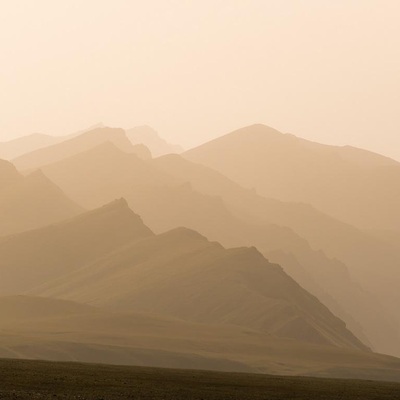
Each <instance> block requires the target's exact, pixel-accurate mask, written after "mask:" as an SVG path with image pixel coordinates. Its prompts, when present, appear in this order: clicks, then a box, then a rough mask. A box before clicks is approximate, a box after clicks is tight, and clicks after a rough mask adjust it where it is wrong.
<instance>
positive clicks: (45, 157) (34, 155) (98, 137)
mask: <svg viewBox="0 0 400 400" xmlns="http://www.w3.org/2000/svg"><path fill="white" fill-rule="evenodd" d="M105 142H112V143H114V145H115V146H117V147H118V148H119V149H121V150H123V151H125V152H127V153H136V154H138V156H139V157H142V158H151V153H150V151H149V150H148V149H147V148H146V147H145V146H144V145H137V146H133V145H132V144H131V142H130V141H129V139H128V138H127V136H126V134H125V131H124V130H123V129H116V128H96V129H93V130H91V131H86V132H84V133H82V134H80V135H78V136H74V137H72V138H71V139H68V140H64V141H63V142H61V143H57V144H54V145H52V146H48V147H45V148H42V149H39V150H36V151H33V152H31V153H27V154H24V155H22V156H20V157H18V158H16V159H14V160H13V163H14V165H15V166H16V167H17V168H18V169H19V170H32V169H34V168H39V167H42V166H44V165H47V164H50V163H53V162H56V161H59V160H62V159H63V158H66V157H70V156H73V155H75V154H78V153H80V152H82V151H85V150H89V149H91V148H93V147H96V146H98V145H99V144H102V143H105Z"/></svg>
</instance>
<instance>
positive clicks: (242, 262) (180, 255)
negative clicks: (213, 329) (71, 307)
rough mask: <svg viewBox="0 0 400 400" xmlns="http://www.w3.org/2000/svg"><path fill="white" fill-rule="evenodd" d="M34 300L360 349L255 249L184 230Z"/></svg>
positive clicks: (134, 248) (121, 254)
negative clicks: (222, 325) (226, 245)
mask: <svg viewBox="0 0 400 400" xmlns="http://www.w3.org/2000/svg"><path fill="white" fill-rule="evenodd" d="M33 293H37V294H40V295H42V296H51V297H59V298H64V299H67V300H73V301H78V302H82V303H86V304H93V305H100V306H107V307H112V308H114V309H118V310H125V311H140V312H148V313H156V314H160V315H169V316H175V317H178V318H181V319H184V320H188V321H193V322H202V323H217V324H218V323H230V324H235V325H241V326H245V327H249V328H253V329H256V330H260V331H262V332H266V333H270V334H273V335H275V336H279V337H286V338H293V339H297V340H300V341H305V342H310V343H319V344H330V345H334V346H339V347H346V348H359V349H365V346H364V345H362V344H361V342H360V341H359V340H358V339H356V338H355V336H354V335H353V334H352V333H351V332H349V331H348V330H347V329H346V327H345V324H344V323H343V322H342V321H341V320H339V319H338V318H336V317H334V316H333V315H332V314H331V313H330V311H329V310H328V309H327V308H326V307H325V306H323V305H322V304H321V303H320V302H319V301H318V300H317V299H316V298H315V297H314V296H312V295H310V294H309V293H307V292H306V291H305V290H304V289H303V288H301V287H300V286H299V285H298V284H297V283H296V282H295V281H293V280H292V279H291V278H290V277H289V276H288V275H286V273H285V272H284V271H283V270H282V269H281V267H279V266H277V265H274V264H270V263H269V262H268V261H267V260H266V259H265V258H264V257H263V256H262V255H261V254H260V253H259V252H258V251H257V250H256V249H255V248H236V249H229V250H226V249H224V248H223V247H222V246H221V245H219V244H218V243H215V242H209V241H208V240H207V239H206V238H204V237H203V236H201V235H200V234H198V233H197V232H195V231H192V230H188V229H186V228H177V229H175V230H172V231H169V232H167V233H165V234H162V235H158V236H155V237H149V238H147V239H144V240H141V241H139V242H137V243H133V244H131V245H128V246H126V247H125V248H123V249H120V250H119V251H115V252H114V253H112V254H109V255H107V256H105V257H104V258H103V259H102V260H99V261H97V262H94V263H93V264H91V265H88V266H86V267H85V268H83V269H79V270H76V271H75V272H73V273H71V274H68V275H66V276H64V277H61V278H60V279H58V280H56V281H54V282H49V283H48V284H45V285H43V286H42V287H41V288H39V289H35V290H34V291H33Z"/></svg>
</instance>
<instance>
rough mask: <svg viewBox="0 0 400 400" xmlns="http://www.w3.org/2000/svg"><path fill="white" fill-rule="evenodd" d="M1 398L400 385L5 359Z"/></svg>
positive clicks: (231, 398) (0, 365)
mask: <svg viewBox="0 0 400 400" xmlns="http://www.w3.org/2000/svg"><path fill="white" fill-rule="evenodd" d="M0 399H1V400H17V399H18V400H19V399H44V400H46V399H68V400H69V399H71V400H72V399H80V400H114V399H135V400H136V399H141V400H144V399H146V400H147V399H149V400H150V399H151V400H153V399H164V400H167V399H168V400H169V399H185V400H192V399H193V400H201V399H203V400H220V399H221V400H222V399H224V400H239V399H240V400H247V399H249V400H250V399H251V400H261V399H262V400H275V399H285V400H290V399H297V400H300V399H301V400H313V399H320V400H325V399H334V400H336V399H337V400H339V399H340V400H344V399H360V400H361V399H362V400H369V399H371V400H372V399H375V400H378V399H379V400H380V399H388V400H389V399H390V400H396V399H400V384H399V383H391V382H374V381H361V380H339V379H321V378H305V377H282V376H271V375H256V374H239V373H221V372H208V371H192V370H176V369H175V370H173V369H159V368H143V367H119V366H109V365H96V364H79V363H54V362H46V361H25V360H0Z"/></svg>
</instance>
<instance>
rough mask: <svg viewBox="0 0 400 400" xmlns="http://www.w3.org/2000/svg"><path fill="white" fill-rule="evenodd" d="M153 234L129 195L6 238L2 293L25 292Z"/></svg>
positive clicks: (1, 245)
mask: <svg viewBox="0 0 400 400" xmlns="http://www.w3.org/2000/svg"><path fill="white" fill-rule="evenodd" d="M149 235H152V232H151V231H150V229H148V228H147V227H146V226H145V225H144V224H143V223H142V222H141V219H140V217H138V216H137V215H136V214H134V213H133V212H132V211H131V210H130V209H129V208H128V206H127V204H126V202H125V200H123V199H121V200H116V201H113V202H112V203H110V204H108V205H106V206H104V207H101V208H100V209H98V210H93V211H89V212H86V213H84V214H82V215H78V216H77V217H74V218H72V219H68V220H66V221H63V222H60V223H58V224H53V225H50V226H47V227H44V228H41V229H37V230H31V231H29V232H23V233H21V234H18V235H12V236H9V237H4V238H2V239H1V240H0V254H1V256H0V271H1V278H2V279H1V281H0V294H3V295H4V294H19V293H23V292H24V291H26V290H30V289H32V288H33V287H35V286H37V285H40V284H42V283H43V282H46V281H47V280H49V279H55V278H57V277H59V276H61V275H63V274H65V273H67V272H70V271H72V270H73V269H76V268H79V267H81V266H84V265H85V264H87V263H89V262H91V261H93V260H95V259H97V258H98V257H100V256H102V255H104V254H107V253H108V252H110V251H112V250H114V249H116V248H119V247H120V246H122V245H124V244H126V243H129V242H132V241H133V240H135V239H138V238H142V237H146V236H149Z"/></svg>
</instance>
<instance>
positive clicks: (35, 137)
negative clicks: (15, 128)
mask: <svg viewBox="0 0 400 400" xmlns="http://www.w3.org/2000/svg"><path fill="white" fill-rule="evenodd" d="M62 140H63V138H62V137H56V136H50V135H44V134H43V133H33V134H31V135H28V136H23V137H20V138H17V139H13V140H10V141H8V142H0V158H3V159H6V160H11V159H13V158H16V157H19V156H21V155H22V154H25V153H29V152H31V151H35V150H38V149H41V148H43V147H47V146H51V145H53V144H55V143H59V142H61V141H62Z"/></svg>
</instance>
